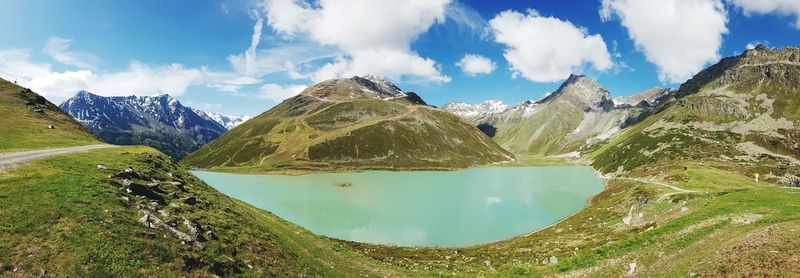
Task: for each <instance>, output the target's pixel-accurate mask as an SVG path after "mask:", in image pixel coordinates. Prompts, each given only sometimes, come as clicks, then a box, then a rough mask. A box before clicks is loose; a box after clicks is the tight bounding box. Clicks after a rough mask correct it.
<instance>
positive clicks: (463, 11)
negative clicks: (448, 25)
mask: <svg viewBox="0 0 800 278" xmlns="http://www.w3.org/2000/svg"><path fill="white" fill-rule="evenodd" d="M444 12H445V16H446V17H447V19H448V20H452V21H453V22H455V23H456V24H457V25H458V26H460V27H462V28H466V29H468V30H469V31H471V32H473V33H474V34H478V35H479V36H480V37H481V38H482V39H488V38H489V28H488V26H489V23H488V22H487V21H486V19H484V18H483V17H482V16H481V14H480V13H478V11H476V10H475V9H473V8H471V7H469V6H467V5H464V4H462V3H460V2H458V1H456V2H452V3H450V5H447V8H445V10H444Z"/></svg>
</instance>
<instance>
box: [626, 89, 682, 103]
mask: <svg viewBox="0 0 800 278" xmlns="http://www.w3.org/2000/svg"><path fill="white" fill-rule="evenodd" d="M675 91H676V90H675V89H672V88H659V87H654V88H650V89H647V90H644V91H642V92H639V93H636V94H634V95H632V96H618V97H616V98H614V105H615V106H616V107H654V106H656V105H658V104H659V103H661V102H662V101H664V100H667V99H669V98H670V97H672V96H673V95H674V94H675Z"/></svg>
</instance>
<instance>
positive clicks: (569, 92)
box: [538, 74, 614, 110]
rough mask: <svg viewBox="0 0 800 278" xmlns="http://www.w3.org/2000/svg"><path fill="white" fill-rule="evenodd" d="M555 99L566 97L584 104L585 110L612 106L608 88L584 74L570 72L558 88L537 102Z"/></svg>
mask: <svg viewBox="0 0 800 278" xmlns="http://www.w3.org/2000/svg"><path fill="white" fill-rule="evenodd" d="M556 99H567V100H568V101H571V102H573V103H576V104H580V105H583V106H585V109H587V110H591V109H605V110H607V109H610V108H611V107H613V106H614V102H613V101H612V100H611V94H610V93H609V92H608V90H606V89H605V88H603V86H601V85H600V84H599V83H597V82H596V81H594V80H592V79H591V78H588V77H586V76H585V75H575V74H570V76H569V77H568V78H567V80H566V81H564V83H562V84H561V86H560V87H558V90H556V91H555V92H554V93H552V94H550V95H548V96H546V97H545V98H543V99H542V100H540V101H538V103H545V102H550V101H554V100H556Z"/></svg>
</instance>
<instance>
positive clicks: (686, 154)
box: [587, 46, 800, 182]
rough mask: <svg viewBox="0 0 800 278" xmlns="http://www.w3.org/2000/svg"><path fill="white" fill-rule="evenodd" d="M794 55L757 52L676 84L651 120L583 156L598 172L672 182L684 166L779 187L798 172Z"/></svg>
mask: <svg viewBox="0 0 800 278" xmlns="http://www.w3.org/2000/svg"><path fill="white" fill-rule="evenodd" d="M798 88H800V48H798V47H787V48H786V49H783V50H780V49H770V48H766V47H764V46H758V47H756V48H754V49H751V50H747V51H745V52H744V53H742V54H741V55H738V56H734V57H728V58H724V59H722V60H721V61H720V62H719V63H717V64H715V65H713V66H711V67H709V68H707V69H705V70H703V71H701V72H700V73H698V74H697V75H695V76H694V77H693V78H691V79H689V80H688V81H686V82H685V83H683V84H682V85H681V86H680V88H679V89H678V91H677V93H676V98H675V99H674V100H671V101H669V102H666V103H664V104H663V105H660V106H658V107H657V108H656V110H655V111H654V113H653V115H652V116H650V117H648V118H646V119H645V120H643V121H641V122H640V123H638V124H636V125H633V126H631V127H630V128H629V129H628V130H626V131H625V132H623V133H622V134H620V135H619V136H616V137H614V138H612V139H611V140H609V142H608V143H606V144H604V145H602V146H598V148H597V149H596V150H593V151H591V152H588V153H587V154H588V156H589V157H590V158H592V160H593V162H592V166H594V167H595V168H597V169H599V170H600V171H602V172H606V173H613V174H617V175H620V174H625V175H635V176H657V177H661V178H664V179H668V180H669V179H678V178H680V177H675V176H672V175H673V174H674V172H673V171H672V170H674V169H683V168H686V166H685V165H684V164H685V161H703V163H704V164H706V165H708V166H714V167H720V168H725V169H735V170H736V171H737V172H745V173H759V172H761V173H770V175H769V176H770V177H771V178H774V179H775V180H776V181H778V180H782V181H783V182H786V180H785V179H786V178H788V177H787V176H785V175H787V174H792V173H794V175H796V174H798V173H797V172H796V171H792V170H791V169H798V168H797V167H800V97H798Z"/></svg>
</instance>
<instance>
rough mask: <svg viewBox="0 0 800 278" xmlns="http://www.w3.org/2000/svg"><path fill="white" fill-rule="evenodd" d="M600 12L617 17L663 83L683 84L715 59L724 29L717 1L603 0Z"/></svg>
mask: <svg viewBox="0 0 800 278" xmlns="http://www.w3.org/2000/svg"><path fill="white" fill-rule="evenodd" d="M600 16H601V18H602V19H603V20H604V21H609V20H611V19H612V18H614V17H615V16H616V17H617V18H619V20H620V23H621V24H622V25H623V26H625V28H627V29H628V36H630V38H631V39H633V41H634V42H635V44H636V47H637V49H638V50H639V51H641V52H643V53H644V55H645V57H646V58H647V60H648V61H650V62H651V63H653V64H655V65H656V67H658V72H659V79H660V80H661V81H663V82H673V83H680V82H683V81H685V80H687V79H689V78H690V77H692V76H693V75H694V74H696V73H697V72H699V71H700V70H702V69H703V67H704V66H705V65H706V64H707V63H709V62H714V61H716V60H718V59H719V48H720V46H721V44H722V35H723V34H726V33H727V32H728V28H727V27H726V24H727V22H728V16H727V13H726V11H725V7H724V6H723V4H722V2H721V1H720V0H693V1H685V0H603V2H602V8H601V10H600Z"/></svg>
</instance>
